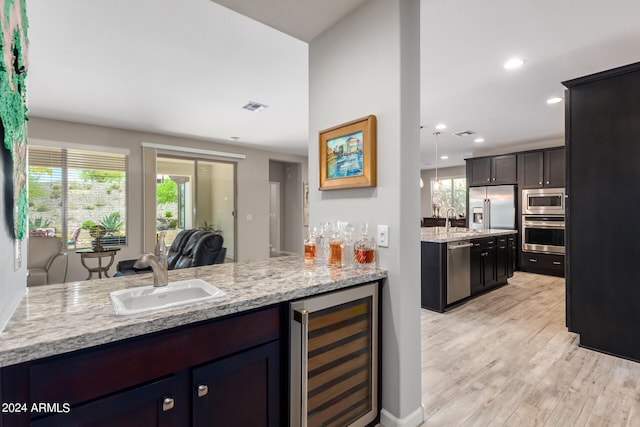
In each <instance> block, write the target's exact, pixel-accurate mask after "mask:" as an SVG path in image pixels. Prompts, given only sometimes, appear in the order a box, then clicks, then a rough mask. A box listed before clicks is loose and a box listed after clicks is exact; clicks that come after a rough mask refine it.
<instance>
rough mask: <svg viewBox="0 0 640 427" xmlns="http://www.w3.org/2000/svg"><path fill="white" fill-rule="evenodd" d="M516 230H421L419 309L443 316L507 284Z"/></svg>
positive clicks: (434, 228)
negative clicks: (458, 306)
mask: <svg viewBox="0 0 640 427" xmlns="http://www.w3.org/2000/svg"><path fill="white" fill-rule="evenodd" d="M516 234H517V230H494V229H491V230H471V229H466V228H452V229H450V230H449V231H448V232H447V231H446V230H445V229H444V227H432V228H422V229H421V236H420V237H421V259H422V264H421V265H422V268H421V287H422V291H421V306H422V308H426V309H429V310H433V311H437V312H440V313H443V312H444V311H445V310H447V309H449V308H452V307H455V306H456V305H458V304H459V303H461V302H462V301H466V300H467V299H468V298H472V297H474V296H476V295H479V294H481V293H484V292H487V291H489V290H491V289H494V288H496V287H498V286H502V285H504V284H506V283H507V279H508V278H509V277H511V276H513V270H514V266H515V259H516V239H515V235H516Z"/></svg>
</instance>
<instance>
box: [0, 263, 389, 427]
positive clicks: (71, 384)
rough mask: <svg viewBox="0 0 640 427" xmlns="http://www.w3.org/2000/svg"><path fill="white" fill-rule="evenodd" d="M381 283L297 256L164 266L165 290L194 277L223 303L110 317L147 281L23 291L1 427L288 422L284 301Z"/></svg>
mask: <svg viewBox="0 0 640 427" xmlns="http://www.w3.org/2000/svg"><path fill="white" fill-rule="evenodd" d="M385 277H386V272H385V271H384V270H381V269H371V270H347V271H342V270H340V269H326V268H325V269H323V268H316V269H314V270H313V271H312V270H310V269H307V268H306V267H305V263H304V259H302V258H301V257H298V256H291V257H282V258H277V259H269V260H263V261H253V262H241V263H234V264H221V265H214V266H206V267H196V268H190V269H184V270H173V271H170V272H169V281H170V282H173V281H180V280H187V279H192V278H198V279H202V280H204V281H206V282H209V283H211V284H213V285H215V286H216V287H218V288H220V289H221V290H223V291H224V292H226V294H227V296H226V298H225V299H224V300H219V301H213V302H202V303H198V304H192V305H185V306H179V307H175V308H172V309H165V310H158V311H152V312H148V313H146V314H138V315H131V316H118V315H116V314H115V312H114V310H113V307H112V306H111V303H110V300H109V293H110V292H111V291H114V290H119V289H125V288H132V287H138V286H144V285H149V284H151V283H152V282H153V278H152V275H150V274H147V275H137V276H127V277H121V278H114V279H108V280H104V279H103V280H91V281H86V282H77V283H69V284H59V285H49V286H43V287H34V288H30V289H29V293H28V295H27V296H26V297H25V298H24V300H23V301H22V302H21V304H20V305H19V307H18V309H17V310H16V312H15V314H14V315H13V317H12V319H11V320H10V321H9V323H8V325H7V327H6V328H5V330H4V332H3V333H2V334H1V335H0V367H1V368H2V369H1V370H0V386H1V390H0V396H2V403H3V404H11V405H10V407H9V406H7V408H3V409H6V410H4V411H3V413H2V414H0V415H1V417H2V419H1V421H3V422H0V425H3V426H4V425H12V426H13V425H15V426H20V425H34V426H42V425H71V424H68V423H69V422H70V421H69V419H68V418H67V417H70V416H73V417H74V418H73V422H76V423H78V422H79V423H82V422H86V421H95V420H97V419H101V418H103V417H106V416H107V414H108V417H109V418H108V423H111V425H117V424H120V425H131V422H134V423H138V424H137V425H198V424H199V423H200V421H201V420H208V421H211V420H212V419H214V418H215V419H216V420H218V421H219V422H221V423H222V425H225V423H226V424H227V425H228V424H229V423H231V425H233V423H242V422H249V423H250V424H252V425H256V424H255V423H256V422H257V423H258V424H257V425H280V424H281V423H283V422H284V423H286V420H287V419H288V415H287V410H288V405H289V402H288V399H287V389H288V386H287V383H286V379H287V370H288V360H287V359H288V358H287V357H286V354H287V351H288V345H289V344H288V322H289V317H288V316H289V311H288V310H289V309H288V303H289V302H290V301H295V300H299V299H301V298H305V297H312V296H316V295H320V294H326V293H330V292H334V291H338V290H343V289H347V288H353V287H357V286H359V285H361V284H365V283H371V282H374V283H381V280H383V279H384V278H385ZM203 378H204V379H207V381H208V384H209V385H208V386H207V385H204V383H203V384H200V382H201V381H204V379H203ZM215 385H217V386H215ZM192 386H197V387H196V389H195V390H191V389H192V388H193V387H192ZM192 391H193V393H192ZM205 396H208V398H210V399H211V400H215V401H214V402H212V405H214V404H215V411H218V412H215V411H214V410H213V409H212V408H211V407H206V405H205V407H202V406H203V405H202V404H201V403H200V402H204V401H205V400H206V399H204V397H205ZM214 397H215V399H214ZM199 398H203V399H199ZM248 403H251V404H250V405H248V406H249V409H247V404H248ZM34 404H35V405H36V406H35V407H34V406H33V405H34ZM40 404H42V405H43V406H37V405H40ZM243 408H244V409H243ZM214 412H215V413H214ZM252 413H258V415H257V416H256V417H255V418H251V417H250V416H249V415H251V414H252ZM132 414H133V415H132ZM132 416H133V417H135V419H132V418H131V417H132ZM225 417H226V418H225ZM234 417H235V418H234ZM242 417H247V418H242ZM126 420H128V421H126ZM256 420H260V421H259V422H258V421H256ZM208 421H207V422H208ZM102 422H106V421H102ZM205 423H206V422H204V421H203V424H205ZM105 425H109V424H105Z"/></svg>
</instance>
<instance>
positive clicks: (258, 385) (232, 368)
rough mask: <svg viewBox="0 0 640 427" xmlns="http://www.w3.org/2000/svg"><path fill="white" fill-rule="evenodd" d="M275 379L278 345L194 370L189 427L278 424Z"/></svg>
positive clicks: (277, 399) (278, 375)
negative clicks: (191, 413) (191, 420)
mask: <svg viewBox="0 0 640 427" xmlns="http://www.w3.org/2000/svg"><path fill="white" fill-rule="evenodd" d="M279 378H280V347H279V343H278V342H274V343H270V344H266V345H263V346H260V347H257V348H254V349H252V350H249V351H245V352H242V353H239V354H236V355H233V356H230V357H228V358H225V359H222V360H219V361H216V362H212V363H209V364H207V365H204V366H202V367H199V368H196V369H194V370H193V381H192V383H191V384H192V392H193V395H192V400H191V401H192V402H193V424H192V425H193V426H194V427H200V426H202V427H205V426H236V425H238V426H269V427H278V426H280V425H282V423H281V420H280V411H279V406H280V390H279ZM249 408H250V409H251V410H248V409H249Z"/></svg>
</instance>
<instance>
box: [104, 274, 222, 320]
mask: <svg viewBox="0 0 640 427" xmlns="http://www.w3.org/2000/svg"><path fill="white" fill-rule="evenodd" d="M226 296H227V294H226V293H225V292H224V291H222V290H220V289H218V288H216V287H215V286H213V285H211V284H209V283H207V282H205V281H204V280H201V279H190V280H182V281H179V282H170V283H169V284H168V285H167V286H162V287H154V286H141V287H138V288H130V289H122V290H119V291H113V292H111V293H110V294H109V297H110V299H111V305H113V309H114V310H115V312H116V314H119V315H127V314H136V313H144V312H146V311H152V310H160V309H163V308H169V307H175V306H178V305H183V304H192V303H198V302H203V301H213V300H221V299H224V298H226Z"/></svg>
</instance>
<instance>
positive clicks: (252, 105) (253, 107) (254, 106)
mask: <svg viewBox="0 0 640 427" xmlns="http://www.w3.org/2000/svg"><path fill="white" fill-rule="evenodd" d="M267 107H268V105H265V104H260V103H259V102H253V101H249V102H248V103H247V104H246V105H245V106H243V107H242V108H244V109H245V110H249V111H257V112H260V111H262V110H264V109H265V108H267Z"/></svg>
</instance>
